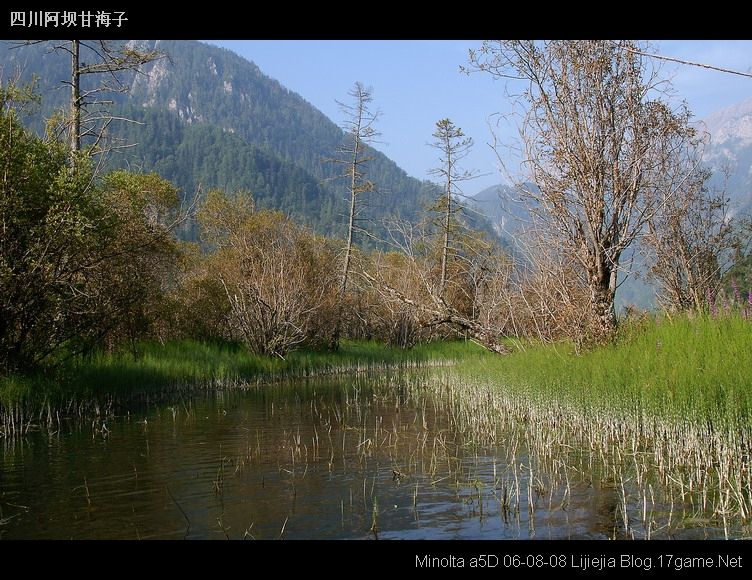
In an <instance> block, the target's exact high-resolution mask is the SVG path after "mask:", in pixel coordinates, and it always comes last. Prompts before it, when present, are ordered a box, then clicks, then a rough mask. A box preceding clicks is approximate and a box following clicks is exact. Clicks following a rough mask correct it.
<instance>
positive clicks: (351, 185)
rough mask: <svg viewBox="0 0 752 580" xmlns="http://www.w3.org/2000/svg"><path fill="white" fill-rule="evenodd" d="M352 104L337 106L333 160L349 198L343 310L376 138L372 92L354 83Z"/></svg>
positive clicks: (334, 338)
mask: <svg viewBox="0 0 752 580" xmlns="http://www.w3.org/2000/svg"><path fill="white" fill-rule="evenodd" d="M348 94H349V95H350V96H351V97H352V99H353V102H352V104H346V103H339V102H338V104H339V106H340V109H341V110H342V112H343V114H344V115H345V121H344V124H343V127H342V128H343V129H344V131H345V143H344V144H343V145H342V146H341V147H340V148H339V151H338V156H337V158H336V159H335V160H334V161H336V162H337V163H340V164H342V165H343V166H344V167H345V171H344V174H343V177H345V178H346V179H347V183H348V185H347V192H348V195H349V198H350V199H349V211H348V215H347V239H346V243H345V257H344V260H343V263H342V275H341V277H340V284H339V302H340V305H341V307H344V300H345V295H346V292H347V284H348V281H349V278H350V270H351V266H352V257H353V248H354V244H355V234H356V233H357V232H358V231H359V229H360V227H359V225H358V223H359V221H360V218H359V214H360V212H361V209H362V203H360V197H361V196H362V195H363V194H366V193H369V192H371V191H373V189H374V184H373V182H372V181H370V180H368V179H367V177H366V168H367V164H368V162H369V161H370V160H371V159H372V158H373V157H372V156H371V155H369V153H368V152H369V145H370V143H372V142H373V140H374V139H375V138H376V137H377V136H378V132H377V131H376V129H375V127H374V124H375V123H376V121H377V119H378V117H379V112H378V111H372V110H371V103H372V102H373V91H372V89H370V88H366V87H364V86H363V84H362V83H360V82H356V83H355V85H354V86H353V88H352V89H351V90H350V91H349V93H348ZM340 319H341V316H340V317H338V320H337V322H336V324H335V328H334V332H333V335H332V340H331V346H332V347H336V346H337V344H338V342H339V335H340V330H341V328H340V322H339V320H340Z"/></svg>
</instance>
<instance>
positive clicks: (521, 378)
mask: <svg viewBox="0 0 752 580" xmlns="http://www.w3.org/2000/svg"><path fill="white" fill-rule="evenodd" d="M458 372H459V373H460V374H461V376H463V377H465V378H468V379H470V378H472V379H479V380H483V381H489V380H490V381H491V382H493V383H494V384H495V385H497V386H498V387H499V388H502V389H505V390H507V391H510V392H513V393H515V394H518V395H525V396H527V397H531V398H536V399H538V398H543V399H552V400H556V401H557V402H560V403H567V404H569V405H571V406H574V407H577V408H580V409H582V410H583V411H587V410H588V409H593V410H595V409H599V410H608V411H612V412H617V413H629V414H631V415H634V414H635V413H638V414H639V415H642V414H649V415H655V416H660V417H664V418H674V419H678V420H697V421H711V422H713V423H725V424H730V425H738V424H745V425H752V321H750V320H747V319H744V318H742V317H741V316H738V315H729V316H724V317H721V318H711V317H694V318H688V317H684V316H683V317H677V318H675V319H668V318H660V319H650V320H647V321H644V322H643V323H641V324H639V325H637V326H632V327H629V328H624V329H622V331H621V333H620V336H619V339H618V340H617V341H616V342H615V343H614V344H612V345H609V346H604V347H600V348H597V349H595V350H593V351H590V352H586V353H584V354H581V355H577V354H575V352H574V346H573V345H571V344H565V343H564V344H555V345H540V344H538V345H531V346H529V347H528V348H526V349H525V350H524V351H522V352H518V353H515V354H513V355H512V356H509V357H504V358H499V357H484V358H483V359H482V360H480V361H474V362H472V363H471V364H461V365H460V366H459V367H458Z"/></svg>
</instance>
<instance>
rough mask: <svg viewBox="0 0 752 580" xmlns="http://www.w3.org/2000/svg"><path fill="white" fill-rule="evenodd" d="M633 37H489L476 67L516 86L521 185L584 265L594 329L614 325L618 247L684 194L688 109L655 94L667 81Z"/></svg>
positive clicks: (540, 218) (607, 330)
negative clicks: (525, 176)
mask: <svg viewBox="0 0 752 580" xmlns="http://www.w3.org/2000/svg"><path fill="white" fill-rule="evenodd" d="M644 52H647V51H646V50H645V49H644V48H643V47H642V45H641V44H639V43H637V42H634V41H617V42H613V41H561V40H555V41H546V42H538V41H520V40H510V41H486V42H484V43H483V46H482V48H481V49H479V50H478V51H471V53H470V62H471V67H472V68H473V69H474V70H480V71H484V72H486V73H489V74H491V75H492V76H494V77H497V78H505V79H509V80H511V81H512V82H520V81H521V82H522V84H523V89H522V91H521V93H520V94H519V96H520V98H521V102H522V104H523V105H524V107H525V113H524V116H523V119H522V123H521V129H520V132H521V138H522V142H523V144H524V154H525V159H524V164H525V166H526V168H527V172H528V173H529V178H530V179H531V181H532V182H533V183H534V184H535V186H536V187H534V188H533V187H529V186H527V187H525V186H523V190H524V195H525V197H526V199H527V201H528V205H529V209H530V211H531V213H532V215H533V216H534V218H535V219H536V220H537V222H538V224H539V225H540V227H542V228H545V229H547V230H549V231H550V232H555V233H556V234H557V236H556V238H557V240H558V241H559V243H561V244H562V247H563V248H564V249H565V251H566V252H567V254H568V256H569V258H570V259H571V260H573V261H576V262H577V263H578V264H579V265H580V267H581V268H582V271H583V274H584V275H585V277H586V280H587V286H588V289H589V292H590V305H589V306H590V313H591V315H592V316H593V318H594V321H595V324H596V328H597V329H598V331H599V334H601V335H603V336H609V335H610V334H611V333H612V331H613V330H614V328H615V326H616V315H615V310H614V297H615V293H616V288H617V278H618V274H619V264H620V260H621V257H622V253H623V252H624V250H625V249H626V248H627V247H628V246H629V245H630V244H632V242H633V241H634V240H635V239H636V238H637V237H638V236H639V235H640V234H641V232H643V230H644V228H645V225H646V224H647V222H648V221H649V220H650V218H651V217H652V216H653V215H654V214H655V212H656V211H657V210H658V209H659V208H660V207H661V205H662V204H663V203H665V200H666V199H669V198H671V197H673V196H675V195H677V192H679V191H680V190H681V187H682V184H683V183H684V182H685V181H686V179H687V175H688V172H687V171H684V167H683V166H680V164H679V162H678V161H677V160H678V159H680V158H681V157H682V155H681V152H682V151H683V150H684V148H685V147H686V146H687V144H688V142H689V141H690V140H691V139H692V138H693V137H694V134H695V132H694V130H693V129H692V128H691V127H690V126H689V118H690V115H689V113H688V111H687V110H686V108H685V107H680V108H678V109H677V110H672V109H671V108H670V107H669V106H668V105H667V104H666V102H664V101H663V100H661V96H662V94H663V93H665V90H666V84H665V83H666V81H665V80H662V79H661V78H660V77H659V74H658V71H657V70H655V69H653V68H651V66H650V60H649V59H648V58H647V57H644V56H643V55H642V53H644Z"/></svg>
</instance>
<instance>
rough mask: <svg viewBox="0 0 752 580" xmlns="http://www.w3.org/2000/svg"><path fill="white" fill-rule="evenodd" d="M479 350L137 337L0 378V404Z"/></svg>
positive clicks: (416, 360) (391, 363) (398, 363)
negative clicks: (279, 353) (258, 349)
mask: <svg viewBox="0 0 752 580" xmlns="http://www.w3.org/2000/svg"><path fill="white" fill-rule="evenodd" d="M481 352H482V351H480V349H479V348H478V347H477V346H474V345H472V344H469V343H463V342H448V343H431V344H425V345H419V346H417V347H415V348H412V349H409V350H403V349H399V348H390V347H387V346H385V345H383V344H378V343H375V342H365V341H360V342H353V341H344V342H343V343H342V345H341V348H340V349H339V350H338V351H337V352H330V351H326V350H301V351H296V352H293V353H290V355H289V356H288V357H286V358H285V359H281V358H279V357H276V358H275V357H264V356H259V355H254V354H252V353H250V352H248V351H247V350H246V349H244V348H243V347H242V345H239V344H233V343H207V342H198V341H192V340H183V341H175V342H169V343H166V344H159V343H142V344H139V345H138V347H137V349H136V355H135V356H134V354H133V353H130V352H121V353H117V354H110V353H104V352H98V353H94V354H92V355H89V356H87V357H82V358H79V359H76V360H74V361H73V362H71V363H69V364H68V365H67V366H65V367H64V368H62V369H58V370H57V371H56V372H55V373H49V372H48V373H46V374H44V373H39V374H37V375H32V376H9V377H0V407H1V408H4V409H5V410H8V409H13V408H17V407H19V406H21V407H23V408H25V409H27V410H31V411H32V412H36V411H37V410H39V409H41V408H43V407H46V406H47V405H48V404H50V405H52V406H53V407H54V406H58V407H59V406H60V405H62V404H66V403H67V402H69V401H71V400H76V401H86V400H94V399H97V398H101V397H118V398H120V399H127V398H128V397H131V396H135V395H139V396H141V395H149V394H154V395H158V394H161V393H164V392H168V391H170V390H173V389H176V388H185V387H186V386H187V387H191V386H212V385H214V386H219V385H230V384H234V383H242V382H248V381H258V380H274V379H280V378H292V377H304V376H311V375H316V374H327V373H341V372H353V371H359V370H367V369H385V368H391V367H412V366H420V365H426V364H437V363H442V362H449V361H457V360H468V359H472V358H475V357H477V356H479V355H480V353H481ZM0 410H2V409H0Z"/></svg>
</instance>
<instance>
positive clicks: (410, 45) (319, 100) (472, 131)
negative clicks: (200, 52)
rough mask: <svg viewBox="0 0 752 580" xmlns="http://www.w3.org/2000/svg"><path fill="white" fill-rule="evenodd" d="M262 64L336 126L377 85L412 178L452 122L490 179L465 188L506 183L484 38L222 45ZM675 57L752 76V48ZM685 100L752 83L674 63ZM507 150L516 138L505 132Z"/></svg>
mask: <svg viewBox="0 0 752 580" xmlns="http://www.w3.org/2000/svg"><path fill="white" fill-rule="evenodd" d="M207 42H210V43H212V44H216V45H218V46H222V47H225V48H228V49H230V50H232V51H234V52H236V53H238V54H240V55H241V56H243V57H245V58H247V59H249V60H252V61H253V62H255V63H256V64H257V65H258V66H259V67H260V68H261V70H262V71H263V72H264V73H265V74H267V75H268V76H270V77H272V78H275V79H277V80H278V81H279V82H281V83H282V84H283V85H285V86H286V87H287V88H289V89H291V90H293V91H295V92H297V93H299V94H300V95H301V96H302V97H303V98H305V99H306V100H307V101H308V102H310V103H311V104H313V105H314V106H315V107H317V108H318V109H320V110H321V111H322V112H324V113H325V114H326V115H327V116H328V117H329V118H330V119H332V120H333V121H334V122H336V123H338V124H339V123H341V121H342V115H341V113H340V111H339V109H338V106H337V104H336V102H335V101H336V100H340V101H343V100H344V101H346V100H347V92H348V90H349V89H350V88H351V87H352V85H353V83H355V81H361V82H362V83H363V84H364V85H366V86H371V87H373V96H374V106H375V107H376V108H378V109H379V110H380V111H381V113H382V116H381V118H380V120H379V123H378V130H379V131H380V132H381V137H380V138H379V139H380V141H381V142H380V144H379V145H378V146H377V148H378V149H380V150H382V151H383V152H384V153H386V154H387V155H388V156H389V157H391V158H392V159H394V160H395V161H396V162H397V163H398V164H399V165H400V166H401V167H402V168H404V169H405V170H406V171H407V172H408V173H409V174H410V175H413V176H414V177H417V178H419V179H427V178H428V171H429V169H430V168H431V167H434V166H435V165H436V151H435V150H434V149H432V148H430V147H428V145H427V144H428V143H429V142H430V141H431V140H432V138H431V133H433V131H434V126H435V123H436V121H438V120H439V119H442V118H445V117H449V118H450V119H452V120H453V121H454V122H455V124H456V125H458V126H460V127H462V129H463V130H464V131H465V133H466V134H467V135H468V136H471V137H472V138H473V139H474V141H475V147H474V150H473V153H472V154H471V155H470V156H468V158H467V159H466V160H465V168H466V169H469V170H475V171H478V172H480V173H481V174H485V175H482V176H481V177H479V178H477V179H475V180H474V181H472V182H470V183H467V184H466V185H465V193H467V194H474V193H475V192H477V191H479V190H481V189H483V188H484V187H488V186H490V185H494V184H496V183H500V182H502V181H503V180H504V179H503V177H502V174H501V172H500V171H499V167H498V161H497V157H496V154H495V153H494V151H493V150H492V149H491V147H490V143H491V141H492V139H491V132H490V130H489V122H492V123H495V119H496V118H497V117H495V116H494V115H495V114H497V113H507V112H509V110H510V106H509V104H508V102H507V101H506V100H505V98H504V85H503V83H502V82H501V81H494V80H493V79H492V78H491V77H490V76H488V75H482V74H472V75H469V76H468V75H464V74H461V73H460V72H459V67H460V65H462V64H465V63H466V61H467V52H468V49H470V48H475V47H478V46H479V45H480V41H476V40H412V41H401V40H400V41H397V40H383V41H378V40H368V41H362V40H352V41H343V40H331V41H323V40H299V41H287V40H233V41H229V40H221V41H217V40H212V41H207ZM654 44H655V45H656V47H657V48H658V50H659V52H660V53H661V54H663V55H666V56H671V57H675V58H681V59H685V60H692V61H699V62H703V63H707V64H713V65H717V66H722V67H725V68H731V69H736V70H740V71H744V72H752V41H749V40H747V41H734V40H681V41H678V40H671V41H654ZM662 67H663V72H664V73H665V75H666V76H668V77H669V78H671V79H672V82H673V84H674V88H675V89H676V91H677V93H678V96H679V97H681V98H683V99H685V100H686V101H687V103H688V104H689V107H690V109H691V110H692V111H693V112H694V114H695V115H696V117H697V118H703V117H705V116H706V115H708V114H709V113H712V112H713V111H716V110H718V109H721V108H723V107H726V106H728V105H732V104H734V103H737V102H739V101H742V100H745V99H749V98H752V78H745V77H739V76H733V75H728V74H723V73H719V72H714V71H709V70H704V69H700V68H697V67H689V66H682V65H675V64H669V63H664V64H663V65H662ZM499 133H500V136H501V138H502V140H503V141H504V142H506V143H511V142H512V141H513V139H514V130H513V129H512V127H510V126H508V125H502V126H501V130H500V132H499Z"/></svg>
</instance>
